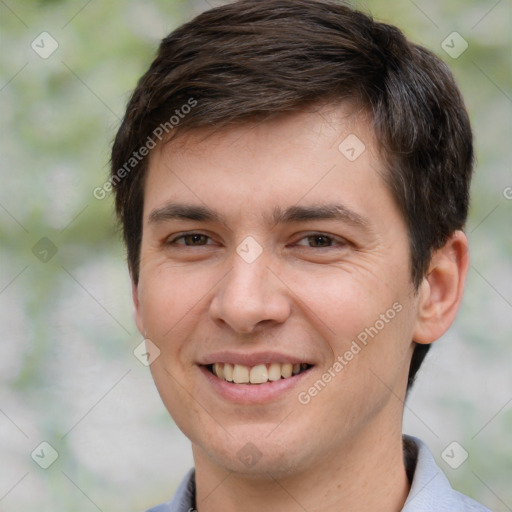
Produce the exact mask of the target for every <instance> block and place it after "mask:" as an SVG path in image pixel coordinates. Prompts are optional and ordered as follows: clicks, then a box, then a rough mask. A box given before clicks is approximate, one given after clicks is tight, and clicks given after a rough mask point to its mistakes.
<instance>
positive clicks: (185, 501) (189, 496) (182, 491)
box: [146, 469, 196, 512]
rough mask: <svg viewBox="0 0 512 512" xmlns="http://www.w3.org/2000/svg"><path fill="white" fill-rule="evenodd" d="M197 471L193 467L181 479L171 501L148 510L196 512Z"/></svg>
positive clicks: (150, 511)
mask: <svg viewBox="0 0 512 512" xmlns="http://www.w3.org/2000/svg"><path fill="white" fill-rule="evenodd" d="M195 496H196V482H195V471H194V469H191V470H190V471H189V472H188V473H187V475H186V476H185V477H184V478H183V480H182V481H181V483H180V485H179V487H178V489H177V490H176V493H175V495H174V497H173V499H172V500H171V501H168V502H167V503H162V504H161V505H157V506H156V507H153V508H150V509H149V510H147V511H146V512H195Z"/></svg>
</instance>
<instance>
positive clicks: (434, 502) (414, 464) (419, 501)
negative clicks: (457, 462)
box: [402, 436, 490, 512]
mask: <svg viewBox="0 0 512 512" xmlns="http://www.w3.org/2000/svg"><path fill="white" fill-rule="evenodd" d="M404 453H405V457H406V465H407V466H408V468H409V469H410V472H411V476H412V478H411V489H410V491H409V496H408V497H407V500H406V502H405V505H404V508H403V509H402V512H490V511H489V509H487V508H486V507H484V506H483V505H481V504H480V503H478V502H476V501H475V500H473V499H471V498H469V497H468V496H465V495H464V494H461V493H460V492H457V491H455V490H454V489H452V486H451V485H450V482H449V481H448V479H447V478H446V476H445V475H444V473H443V472H442V471H441V468H439V466H438V465H437V463H436V462H435V460H434V457H433V456H432V454H431V453H430V450H429V449H428V448H427V446H426V445H425V443H423V442H422V441H420V440H419V439H417V438H415V437H410V436H404ZM407 459H408V460H407Z"/></svg>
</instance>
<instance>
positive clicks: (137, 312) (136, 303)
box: [130, 272, 146, 338]
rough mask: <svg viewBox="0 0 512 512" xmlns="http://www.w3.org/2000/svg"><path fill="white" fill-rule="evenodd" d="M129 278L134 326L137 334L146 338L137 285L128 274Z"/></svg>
mask: <svg viewBox="0 0 512 512" xmlns="http://www.w3.org/2000/svg"><path fill="white" fill-rule="evenodd" d="M130 277H131V280H132V300H133V316H134V319H135V324H136V325H137V329H138V330H139V332H140V333H141V334H142V336H144V338H145V337H146V329H145V328H144V322H143V319H142V308H141V304H140V297H139V285H138V283H136V282H135V281H134V280H133V276H132V275H131V272H130Z"/></svg>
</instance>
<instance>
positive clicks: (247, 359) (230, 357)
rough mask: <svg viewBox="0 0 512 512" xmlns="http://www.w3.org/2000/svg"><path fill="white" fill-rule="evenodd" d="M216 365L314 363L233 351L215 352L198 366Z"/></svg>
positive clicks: (280, 355) (275, 353)
mask: <svg viewBox="0 0 512 512" xmlns="http://www.w3.org/2000/svg"><path fill="white" fill-rule="evenodd" d="M214 363H228V364H242V365H244V366H256V365H258V364H271V363H280V364H285V363H291V364H300V363H307V364H310V365H312V364H313V363H312V362H311V361H310V360H308V359H301V358H298V357H297V356H291V355H286V354H282V353H279V352H251V353H242V352H232V351H224V352H215V353H213V354H208V355H206V356H203V357H202V358H201V359H200V360H199V361H198V364H201V365H204V366H207V365H210V364H214Z"/></svg>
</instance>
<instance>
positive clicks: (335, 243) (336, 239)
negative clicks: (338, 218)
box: [292, 231, 350, 249]
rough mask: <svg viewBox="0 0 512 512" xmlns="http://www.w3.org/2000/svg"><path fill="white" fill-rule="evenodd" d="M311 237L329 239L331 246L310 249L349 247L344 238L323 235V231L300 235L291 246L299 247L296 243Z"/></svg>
mask: <svg viewBox="0 0 512 512" xmlns="http://www.w3.org/2000/svg"><path fill="white" fill-rule="evenodd" d="M311 236H324V237H325V238H329V239H331V240H332V242H333V244H332V245H328V246H326V247H309V248H310V249H330V248H332V247H336V246H344V245H350V242H349V241H348V240H347V239H346V238H344V237H342V236H337V235H333V234H331V233H325V232H323V231H311V232H307V233H301V235H300V238H297V239H296V242H294V243H293V244H292V245H299V244H298V242H300V241H302V240H304V239H305V238H309V237H311ZM299 247H307V246H306V245H299Z"/></svg>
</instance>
